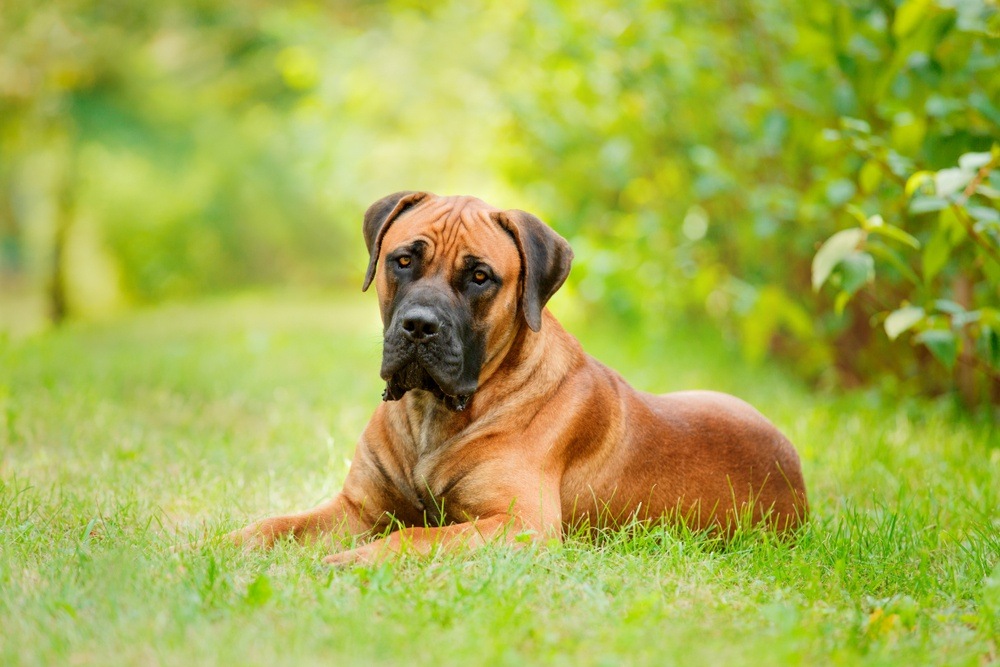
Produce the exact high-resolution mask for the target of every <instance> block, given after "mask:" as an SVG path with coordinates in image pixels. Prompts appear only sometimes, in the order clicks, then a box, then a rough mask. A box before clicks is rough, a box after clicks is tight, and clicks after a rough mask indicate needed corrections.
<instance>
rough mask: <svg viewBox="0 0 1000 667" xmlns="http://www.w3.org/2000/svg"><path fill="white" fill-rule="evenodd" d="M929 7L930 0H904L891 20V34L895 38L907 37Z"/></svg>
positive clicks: (925, 14)
mask: <svg viewBox="0 0 1000 667" xmlns="http://www.w3.org/2000/svg"><path fill="white" fill-rule="evenodd" d="M930 9H931V2H930V0H906V2H904V3H903V4H902V5H900V6H899V9H897V10H896V18H895V20H893V22H892V34H893V36H895V37H896V39H903V38H904V37H907V36H908V35H909V34H910V33H912V32H913V31H914V30H916V29H917V26H919V25H920V23H921V22H922V21H923V20H924V19H925V18H927V15H928V13H929V10H930Z"/></svg>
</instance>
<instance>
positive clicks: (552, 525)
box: [323, 512, 562, 565]
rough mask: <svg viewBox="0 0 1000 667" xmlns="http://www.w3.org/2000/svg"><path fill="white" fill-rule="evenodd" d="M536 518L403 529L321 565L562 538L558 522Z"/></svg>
mask: <svg viewBox="0 0 1000 667" xmlns="http://www.w3.org/2000/svg"><path fill="white" fill-rule="evenodd" d="M535 519H536V517H531V518H528V519H526V518H525V517H523V516H521V517H518V516H515V515H511V514H509V513H508V512H503V513H500V514H495V515H492V516H489V517H485V518H481V519H475V520H473V521H467V522H465V523H456V524H452V525H450V526H441V527H440V528H415V527H408V528H402V529H400V530H397V531H396V532H394V533H391V534H390V535H388V536H387V537H383V538H382V539H379V540H375V541H373V542H369V543H368V544H365V545H364V546H361V547H358V548H356V549H351V550H349V551H342V552H340V553H335V554H332V555H330V556H327V557H326V558H324V559H323V562H324V563H327V564H329V565H351V564H353V563H377V562H381V561H384V560H391V559H395V558H398V557H400V556H406V555H411V554H412V555H420V556H427V555H430V554H431V553H433V552H435V551H437V550H443V551H459V550H462V549H468V550H472V549H478V548H480V547H482V546H484V545H486V544H490V543H491V542H505V543H507V544H510V545H513V546H520V545H526V544H529V543H531V542H534V541H537V540H541V539H561V538H562V526H561V524H560V522H559V521H558V520H555V521H547V522H543V521H541V520H535Z"/></svg>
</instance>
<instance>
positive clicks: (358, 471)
mask: <svg viewBox="0 0 1000 667" xmlns="http://www.w3.org/2000/svg"><path fill="white" fill-rule="evenodd" d="M496 212H497V209H495V208H493V207H491V206H488V205H487V204H485V203H483V202H481V201H480V200H478V199H474V198H471V197H448V198H445V197H433V196H430V197H428V198H426V199H424V200H422V201H421V202H420V203H419V204H418V205H416V206H414V207H413V208H411V209H409V210H407V211H406V212H405V213H404V214H403V215H402V216H400V217H399V218H398V220H396V221H395V222H394V224H393V225H392V226H391V227H390V228H389V229H388V231H387V232H386V233H385V236H384V238H383V239H382V245H381V250H380V259H381V260H382V262H381V264H382V266H381V268H380V270H379V273H378V275H377V277H376V281H375V284H376V286H377V289H378V293H379V297H380V303H381V307H382V315H383V319H386V318H387V317H388V316H389V313H388V312H387V308H388V307H389V306H388V304H389V303H390V301H391V297H392V294H391V291H392V288H391V285H390V282H389V281H387V279H386V272H385V268H384V263H385V262H384V258H385V256H386V255H387V254H389V253H391V252H392V250H393V249H394V248H398V247H400V246H402V245H405V244H408V243H411V242H412V241H413V240H414V239H416V238H420V239H422V240H424V241H425V242H426V243H427V244H428V246H429V249H430V250H429V255H428V256H429V259H428V260H427V264H426V266H427V270H426V273H425V275H427V276H428V277H430V279H432V280H441V281H443V282H444V283H447V282H448V281H449V280H450V278H451V275H452V272H453V271H455V270H457V269H458V268H459V267H460V264H461V261H462V259H463V257H464V256H465V255H467V254H473V255H476V256H478V257H482V258H484V259H486V260H488V261H489V262H490V265H491V266H492V267H493V269H494V270H495V271H496V272H497V273H498V274H499V275H500V277H501V278H502V280H503V286H502V288H501V289H500V291H499V293H498V294H497V295H496V297H495V298H494V300H493V302H492V303H491V305H490V307H489V310H488V313H487V314H486V316H485V318H484V319H485V321H484V322H483V325H484V326H485V327H487V331H488V336H487V346H486V355H485V363H484V365H483V369H482V372H481V373H480V378H479V387H478V390H477V391H476V393H475V395H474V398H473V400H472V401H471V403H470V404H469V407H468V409H467V410H465V411H464V412H452V411H450V410H448V409H447V408H445V407H444V406H443V405H442V404H441V402H440V401H437V400H436V399H435V398H434V397H433V396H432V395H431V394H429V393H427V392H424V391H410V392H407V393H406V395H405V396H403V398H402V399H401V400H399V401H393V402H386V403H382V404H381V405H379V407H378V408H377V409H376V410H375V414H374V415H373V417H372V419H371V421H370V422H369V423H368V426H367V427H366V428H365V431H364V433H363V434H362V435H361V438H360V441H359V443H358V446H357V450H356V452H355V455H354V459H353V461H352V465H351V469H350V472H349V473H348V476H347V479H346V481H345V483H344V488H343V490H342V491H341V493H340V494H338V495H337V496H336V497H334V498H333V499H332V500H330V501H329V502H327V503H324V504H323V505H321V506H319V507H317V508H314V509H313V510H310V511H307V512H303V513H300V514H295V515H289V516H281V517H275V518H271V519H265V520H263V521H259V522H257V523H254V524H253V525H251V526H248V527H247V528H245V529H244V530H242V531H238V532H236V533H233V534H232V536H231V537H232V538H233V539H234V540H235V541H237V542H239V543H243V544H248V545H265V546H266V545H270V544H271V543H272V542H273V541H274V540H275V539H276V538H278V537H281V536H283V535H292V536H294V537H295V538H297V539H308V538H314V537H316V536H319V535H323V534H327V533H332V534H334V535H339V536H349V535H355V536H359V535H371V534H378V533H380V532H383V531H387V530H390V529H393V528H396V530H395V531H394V532H392V533H391V534H390V535H388V537H383V538H381V539H377V540H374V541H371V542H369V543H367V544H365V545H363V546H361V547H358V548H355V549H353V550H350V551H345V552H341V553H337V554H334V555H332V556H330V557H329V558H328V559H327V561H328V562H331V563H349V562H355V561H366V560H373V559H379V558H384V557H386V556H389V555H393V554H398V553H401V552H404V551H407V550H413V551H416V552H420V553H426V552H428V551H430V550H431V549H433V548H435V547H442V548H452V547H454V546H457V545H465V546H470V547H474V546H477V545H480V544H484V543H486V542H488V541H490V540H493V539H506V540H508V541H514V540H515V538H516V537H517V536H518V535H522V534H527V535H530V536H531V537H532V538H535V539H537V538H542V537H555V538H559V537H561V535H562V534H563V530H564V529H565V528H566V527H568V526H571V525H577V524H581V523H583V524H588V525H591V526H594V525H607V526H617V525H621V524H622V523H624V522H627V521H630V520H634V519H640V520H644V519H656V518H660V517H663V518H666V519H668V520H678V519H680V520H685V521H686V522H687V524H688V525H689V526H691V527H692V528H694V529H704V528H709V527H712V526H716V527H718V528H719V529H721V530H722V531H724V532H729V531H731V530H732V529H733V528H734V527H735V526H736V525H737V524H738V522H739V521H740V518H741V517H743V516H745V515H750V516H751V518H752V520H754V521H765V522H766V523H767V525H769V526H771V527H773V528H774V529H776V530H778V531H787V530H791V529H794V528H795V527H797V526H798V525H800V523H801V522H802V521H803V520H804V518H805V516H806V512H807V503H806V494H805V485H804V482H803V479H802V474H801V471H800V466H799V460H798V456H797V455H796V453H795V449H794V448H793V447H792V445H791V443H790V442H789V441H788V440H787V439H786V438H785V437H784V436H783V435H782V434H781V433H780V432H779V431H778V430H777V429H776V428H775V427H774V426H773V425H772V424H771V423H770V422H769V421H768V420H767V419H766V418H765V417H764V416H763V415H761V414H760V413H759V412H757V411H756V410H755V409H753V408H752V407H750V406H749V405H747V404H746V403H744V402H743V401H741V400H739V399H737V398H735V397H732V396H728V395H725V394H719V393H714V392H678V393H673V394H666V395H662V396H656V395H652V394H647V393H644V392H639V391H636V390H634V389H633V388H631V387H630V386H629V385H628V384H627V383H626V382H625V381H624V380H623V379H622V378H621V376H619V375H618V374H617V373H616V372H614V371H612V370H610V369H608V368H606V367H605V366H603V365H601V364H600V363H598V362H597V361H595V360H594V359H592V358H590V357H589V356H587V355H586V354H585V353H584V352H583V350H582V349H581V347H580V345H579V343H578V342H577V341H576V339H574V338H573V337H572V336H571V335H570V334H568V333H567V332H566V331H565V330H563V328H562V327H561V326H560V324H559V323H558V322H557V321H556V320H555V318H553V317H552V315H551V314H550V313H549V312H548V311H545V312H544V314H543V323H542V326H541V329H540V331H538V332H535V331H532V330H531V329H530V328H529V327H528V326H526V324H525V321H524V318H523V317H521V316H520V314H519V312H520V306H519V303H520V301H519V299H520V296H521V290H522V289H523V284H522V282H523V275H524V267H523V266H522V265H521V259H520V256H519V253H518V248H517V246H516V244H515V242H514V240H513V238H512V236H511V235H510V234H509V233H508V232H507V231H505V230H504V229H503V228H502V227H501V225H499V224H498V223H497V222H496V221H495V219H494V217H493V216H492V215H491V214H495V213H496Z"/></svg>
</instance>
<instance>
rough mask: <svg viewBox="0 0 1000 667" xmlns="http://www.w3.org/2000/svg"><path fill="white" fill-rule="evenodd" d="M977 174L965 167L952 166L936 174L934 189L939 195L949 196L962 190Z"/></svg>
mask: <svg viewBox="0 0 1000 667" xmlns="http://www.w3.org/2000/svg"><path fill="white" fill-rule="evenodd" d="M973 176H975V174H974V173H973V172H971V171H967V170H965V169H959V168H957V167H952V168H951V169H942V170H941V171H939V172H938V173H936V174H934V189H935V191H936V192H937V196H938V197H949V196H951V195H953V194H955V193H956V192H959V191H961V189H962V188H964V187H965V186H966V185H968V183H969V181H971V180H972V177H973Z"/></svg>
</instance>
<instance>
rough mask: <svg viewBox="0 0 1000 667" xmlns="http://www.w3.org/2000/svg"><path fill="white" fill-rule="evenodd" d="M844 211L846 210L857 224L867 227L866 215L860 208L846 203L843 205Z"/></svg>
mask: <svg viewBox="0 0 1000 667" xmlns="http://www.w3.org/2000/svg"><path fill="white" fill-rule="evenodd" d="M844 211H846V212H847V213H848V214H849V215H850V216H851V217H852V218H854V219H855V220H857V221H858V224H859V225H861V226H862V227H864V228H867V227H868V225H869V224H870V223H869V222H868V215H867V214H866V213H865V212H864V211H863V210H861V208H859V207H858V206H855V205H854V204H847V205H846V206H844Z"/></svg>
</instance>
